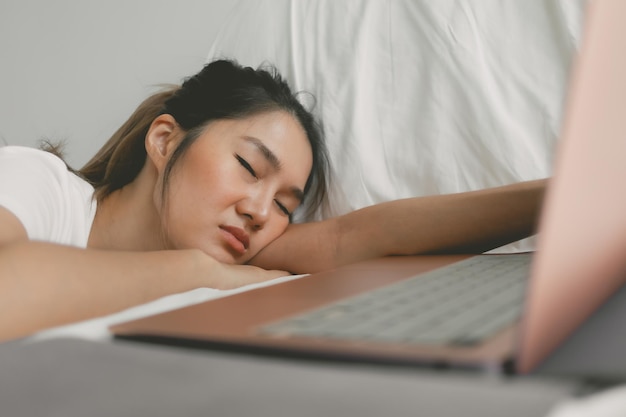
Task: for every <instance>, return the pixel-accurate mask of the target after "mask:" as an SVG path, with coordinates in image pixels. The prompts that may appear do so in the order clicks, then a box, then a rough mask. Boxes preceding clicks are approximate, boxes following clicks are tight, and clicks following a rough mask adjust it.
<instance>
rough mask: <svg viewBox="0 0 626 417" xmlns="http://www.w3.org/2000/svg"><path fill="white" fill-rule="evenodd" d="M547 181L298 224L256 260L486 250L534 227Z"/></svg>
mask: <svg viewBox="0 0 626 417" xmlns="http://www.w3.org/2000/svg"><path fill="white" fill-rule="evenodd" d="M545 186H546V180H536V181H527V182H521V183H517V184H512V185H507V186H502V187H496V188H490V189H485V190H480V191H471V192H464V193H457V194H447V195H437V196H428V197H415V198H408V199H402V200H395V201H390V202H386V203H381V204H376V205H373V206H369V207H366V208H363V209H360V210H356V211H353V212H351V213H348V214H345V215H343V216H339V217H335V218H332V219H329V220H325V221H321V222H315V223H304V224H295V225H291V226H290V227H289V228H288V229H287V231H286V232H285V233H284V234H283V235H281V236H280V237H279V238H278V239H276V240H275V241H274V242H272V243H271V244H270V245H269V246H268V247H266V248H265V249H264V250H263V251H261V252H260V253H259V254H258V255H257V256H256V257H255V258H254V259H253V260H252V263H253V264H254V265H258V266H261V267H265V268H280V269H285V270H288V271H292V272H294V273H310V272H316V271H320V270H324V269H330V268H334V267H337V266H340V265H344V264H348V263H352V262H357V261H360V260H365V259H370V258H376V257H380V256H386V255H410V254H420V253H449V252H457V253H461V252H462V253H481V252H484V251H487V250H490V249H493V248H496V247H498V246H502V245H504V244H506V243H510V242H513V241H516V240H519V239H521V238H524V237H527V236H529V235H531V234H533V233H534V231H535V228H536V224H537V219H538V214H539V211H540V208H541V204H542V201H543V195H544V190H545Z"/></svg>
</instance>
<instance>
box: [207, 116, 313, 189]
mask: <svg viewBox="0 0 626 417" xmlns="http://www.w3.org/2000/svg"><path fill="white" fill-rule="evenodd" d="M205 134H207V135H209V136H211V137H212V139H213V140H219V141H220V142H221V145H222V146H234V147H237V148H238V149H249V150H250V151H251V152H258V153H259V154H260V155H261V156H263V157H264V158H265V159H268V158H267V157H268V156H269V155H268V154H267V152H269V153H271V156H275V157H276V159H277V161H276V162H277V163H278V164H279V166H280V171H283V172H284V173H285V174H287V175H288V176H289V178H291V179H292V180H293V181H297V182H299V183H300V182H301V183H302V184H301V185H302V186H303V185H304V183H305V182H306V180H307V178H308V176H309V173H310V172H311V168H312V164H313V154H312V149H311V144H310V143H309V140H308V137H307V135H306V132H305V131H304V128H303V127H302V125H301V124H300V122H299V121H298V120H297V119H296V118H295V117H294V116H293V115H291V114H290V113H288V112H285V111H271V112H264V113H259V114H256V115H252V116H248V117H245V118H241V119H226V120H218V121H215V122H213V123H210V124H209V125H208V126H207V130H206V131H205ZM270 158H271V157H270Z"/></svg>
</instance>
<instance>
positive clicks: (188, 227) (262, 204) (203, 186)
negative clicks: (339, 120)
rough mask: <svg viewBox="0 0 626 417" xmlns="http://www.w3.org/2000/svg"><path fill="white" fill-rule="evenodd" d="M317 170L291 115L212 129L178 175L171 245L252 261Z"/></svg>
mask: <svg viewBox="0 0 626 417" xmlns="http://www.w3.org/2000/svg"><path fill="white" fill-rule="evenodd" d="M311 167H312V154H311V146H310V144H309V141H308V139H307V136H306V134H305V132H304V130H303V128H302V127H301V125H300V124H299V122H298V121H297V120H296V119H295V118H294V117H293V116H292V115H290V114H289V113H286V112H282V111H274V112H268V113H262V114H258V115H255V116H251V117H248V118H245V119H240V120H218V121H215V122H212V123H210V124H209V125H208V126H207V127H206V128H205V130H204V131H203V132H202V134H201V135H200V136H199V137H198V138H197V139H196V141H195V142H194V143H193V144H192V145H191V146H190V147H189V148H188V149H187V151H186V152H185V153H184V155H183V156H182V157H181V158H180V159H179V160H178V161H177V162H176V164H175V167H174V169H173V170H172V174H171V177H170V179H169V191H168V197H167V198H168V199H167V205H166V209H165V210H164V212H163V215H164V216H165V218H164V227H165V235H166V237H167V239H168V244H170V245H171V246H172V247H173V248H177V249H186V248H198V249H201V250H202V251H204V252H205V253H207V254H209V255H211V256H212V257H214V258H215V259H217V260H219V261H221V262H226V263H239V264H241V263H245V262H247V261H248V260H250V259H251V258H252V257H253V256H254V255H256V254H257V253H258V252H259V251H260V250H261V249H262V248H264V247H265V246H266V245H267V244H269V243H270V242H271V241H273V240H274V239H276V238H277V237H278V236H280V235H281V234H282V233H283V232H284V231H285V229H286V228H287V225H288V224H289V215H290V214H291V213H293V211H294V210H295V209H296V208H297V207H298V206H299V205H300V203H301V199H302V192H303V190H304V186H305V184H306V181H307V178H308V176H309V173H310V171H311Z"/></svg>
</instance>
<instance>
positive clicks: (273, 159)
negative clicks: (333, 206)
mask: <svg viewBox="0 0 626 417" xmlns="http://www.w3.org/2000/svg"><path fill="white" fill-rule="evenodd" d="M243 139H244V140H245V141H246V142H249V143H251V144H253V145H254V146H255V147H256V148H257V150H258V151H259V152H261V154H262V155H263V157H264V158H265V160H266V161H267V162H269V164H270V165H271V166H272V168H274V170H276V171H280V168H281V165H282V164H281V162H280V159H278V157H277V156H276V154H275V153H274V152H272V150H271V149H270V148H268V147H267V146H265V144H264V143H263V142H262V141H261V140H260V139H258V138H255V137H254V136H244V137H243ZM289 191H291V193H292V194H293V196H294V197H295V198H297V199H298V201H302V200H304V191H302V190H301V189H300V188H298V187H291V188H290V189H289Z"/></svg>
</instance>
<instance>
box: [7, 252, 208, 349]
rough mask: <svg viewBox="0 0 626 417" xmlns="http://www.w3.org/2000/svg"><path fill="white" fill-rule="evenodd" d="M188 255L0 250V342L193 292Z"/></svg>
mask: <svg viewBox="0 0 626 417" xmlns="http://www.w3.org/2000/svg"><path fill="white" fill-rule="evenodd" d="M195 259H197V255H196V254H194V253H193V252H192V251H161V252H116V251H99V250H85V249H78V248H73V247H68V246H61V245H55V244H49V243H42V242H29V241H23V242H20V243H15V244H10V245H5V246H3V247H0V294H1V297H0V298H1V303H2V315H0V340H6V339H10V338H15V337H20V336H24V335H26V334H29V333H32V332H34V331H37V330H40V329H43V328H46V327H51V326H56V325H60V324H65V323H70V322H74V321H78V320H84V319H88V318H92V317H96V316H100V315H104V314H110V313H113V312H116V311H119V310H122V309H124V308H127V307H131V306H133V305H137V304H140V303H145V302H148V301H151V300H154V299H156V298H158V297H160V296H164V295H166V294H172V293H176V292H181V291H185V290H189V289H192V288H196V287H198V286H200V285H198V284H199V280H198V282H197V283H196V282H193V281H192V280H190V279H189V277H193V276H194V274H193V271H192V270H193V269H194V268H196V267H197V261H196V260H195ZM177 278H178V279H177Z"/></svg>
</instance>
